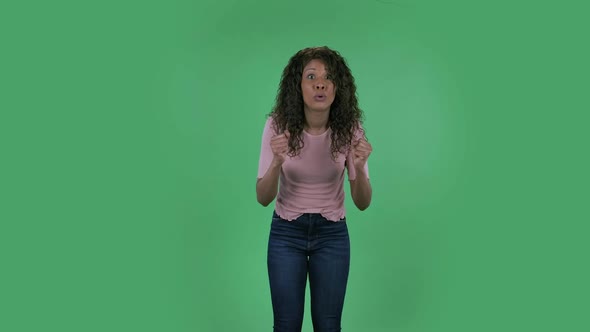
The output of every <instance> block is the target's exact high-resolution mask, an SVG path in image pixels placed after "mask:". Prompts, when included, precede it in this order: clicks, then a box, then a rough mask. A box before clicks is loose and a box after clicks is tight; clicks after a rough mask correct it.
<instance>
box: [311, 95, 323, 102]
mask: <svg viewBox="0 0 590 332" xmlns="http://www.w3.org/2000/svg"><path fill="white" fill-rule="evenodd" d="M313 99H314V100H316V101H324V100H326V96H325V95H315V96H313Z"/></svg>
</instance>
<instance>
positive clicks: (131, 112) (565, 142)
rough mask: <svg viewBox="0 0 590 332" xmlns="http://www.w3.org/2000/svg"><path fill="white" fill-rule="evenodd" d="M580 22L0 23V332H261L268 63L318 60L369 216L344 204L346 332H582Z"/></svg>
mask: <svg viewBox="0 0 590 332" xmlns="http://www.w3.org/2000/svg"><path fill="white" fill-rule="evenodd" d="M587 15H588V10H587V6H585V5H583V4H582V2H574V1H571V2H567V3H566V2H562V3H559V2H534V1H516V2H514V1H494V2H489V1H457V0H451V1H428V0H399V1H386V0H383V1H335V0H325V1H309V0H301V1H283V0H280V1H270V0H260V1H231V0H230V1H213V0H203V1H159V2H145V1H117V2H115V1H106V2H92V3H84V2H74V1H53V2H21V3H19V4H16V3H8V2H7V3H3V4H2V5H0V18H1V20H0V31H1V32H0V34H1V37H2V52H1V53H2V54H1V55H0V57H1V58H2V61H1V62H0V69H1V73H2V74H1V76H2V79H1V82H2V83H0V84H2V85H1V86H0V87H1V91H2V92H1V93H2V97H1V101H0V103H1V106H0V108H1V113H0V114H1V115H0V116H1V117H0V126H1V130H0V142H1V143H0V144H1V146H2V149H1V150H2V151H1V153H2V155H1V157H0V158H1V162H0V164H1V166H0V167H1V169H2V172H1V175H0V176H1V184H0V188H1V190H0V193H1V195H2V196H1V197H0V198H1V204H2V207H1V209H0V219H1V223H0V227H1V228H0V259H1V261H0V264H1V267H0V280H1V282H0V330H2V331H7V332H8V331H10V332H17V331H142V332H147V331H270V330H271V328H272V308H271V303H270V293H269V287H268V280H267V274H266V244H267V240H268V232H269V225H270V217H271V213H272V205H274V203H273V204H272V205H271V206H269V207H267V208H264V207H262V206H260V205H258V204H257V202H256V198H255V186H254V184H255V177H256V173H257V166H258V153H259V149H260V139H261V134H262V128H263V125H264V120H265V115H266V114H267V113H268V112H269V111H270V109H271V107H272V105H273V101H274V97H275V94H276V90H277V86H278V82H279V78H280V74H281V71H282V69H283V67H284V66H285V65H286V63H287V61H288V59H289V57H290V56H292V55H293V54H294V53H295V52H296V51H298V50H299V49H301V48H304V47H307V46H320V45H328V46H329V47H332V48H334V49H336V50H338V51H340V52H341V54H342V55H343V56H344V57H345V58H346V59H347V61H348V64H349V66H350V68H351V69H352V72H353V75H354V76H355V78H356V82H357V86H358V95H359V101H360V105H361V107H362V109H363V110H364V111H365V115H366V121H365V128H366V129H367V135H368V138H369V140H370V142H371V143H372V145H373V148H374V152H373V154H372V155H371V158H370V160H369V165H370V171H371V179H372V184H373V191H374V194H373V202H372V205H371V207H370V208H369V209H368V210H366V211H364V212H359V211H358V210H356V209H355V208H354V206H353V204H352V202H351V200H350V197H349V196H348V197H347V201H346V204H347V207H348V220H349V222H348V223H349V230H350V234H351V243H352V259H351V272H350V279H349V287H348V292H347V298H346V303H345V309H344V317H343V329H344V330H345V331H360V332H373V331H374V332H377V331H379V332H381V331H404V332H410V331H433V332H434V331H436V332H438V331H453V332H459V331H469V332H473V331H478V332H483V331H494V332H496V331H583V330H587V329H588V328H589V327H590V321H589V319H588V318H587V313H588V307H589V306H590V303H589V300H588V298H589V295H590V292H589V287H588V280H589V276H590V275H589V273H588V253H589V252H590V251H589V248H588V244H587V242H588V235H589V234H588V226H587V224H588V221H589V219H590V218H588V210H587V209H588V207H587V205H588V197H589V195H588V194H589V193H588V184H589V181H588V176H587V172H588V135H587V134H586V131H587V126H588V116H587V115H586V113H587V112H588V110H589V109H590V107H589V105H588V104H589V103H588V100H587V96H585V94H587V93H588V76H589V74H590V72H589V70H588V65H587V60H588V58H589V52H588V46H587V39H588V30H589V29H588V24H587V23H585V22H584V20H587ZM346 192H347V193H348V192H349V188H348V187H346ZM307 301H309V297H308V298H307ZM309 313H310V312H309V302H308V303H307V307H306V316H305V323H304V331H312V328H311V323H310V315H309Z"/></svg>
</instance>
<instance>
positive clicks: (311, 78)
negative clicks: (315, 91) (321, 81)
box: [307, 74, 315, 80]
mask: <svg viewBox="0 0 590 332" xmlns="http://www.w3.org/2000/svg"><path fill="white" fill-rule="evenodd" d="M307 78H308V79H310V80H313V79H314V78H315V75H314V74H308V75H307Z"/></svg>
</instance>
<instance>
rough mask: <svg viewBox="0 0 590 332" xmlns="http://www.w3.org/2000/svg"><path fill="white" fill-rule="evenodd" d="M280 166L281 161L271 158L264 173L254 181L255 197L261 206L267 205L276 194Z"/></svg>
mask: <svg viewBox="0 0 590 332" xmlns="http://www.w3.org/2000/svg"><path fill="white" fill-rule="evenodd" d="M281 166H282V163H279V162H278V161H276V158H273V161H272V163H271V164H270V167H269V168H268V171H266V174H264V176H263V177H262V179H258V180H257V181H256V199H257V200H258V203H260V204H261V205H262V206H268V204H270V202H272V201H273V200H274V199H275V197H276V196H277V192H278V188H279V174H280V172H281Z"/></svg>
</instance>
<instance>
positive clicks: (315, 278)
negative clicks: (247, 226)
mask: <svg viewBox="0 0 590 332" xmlns="http://www.w3.org/2000/svg"><path fill="white" fill-rule="evenodd" d="M267 259H268V260H267V263H268V276H269V281H270V291H271V298H272V307H273V313H274V330H273V331H274V332H300V331H301V326H302V323H303V312H304V302H305V294H306V292H305V287H306V283H307V276H308V274H309V287H310V289H309V291H310V295H311V317H312V322H313V329H314V331H315V332H328V331H330V332H332V331H340V330H341V325H340V321H341V318H342V309H343V306H344V296H345V293H346V283H347V281H348V271H349V266H350V241H349V237H348V228H347V226H346V218H343V219H342V220H340V221H337V222H334V221H330V220H327V219H325V218H324V217H322V216H321V215H320V214H319V213H305V214H303V215H302V216H301V217H299V218H297V219H296V220H293V221H287V220H284V219H282V218H280V217H279V216H278V215H277V214H276V212H275V213H273V218H272V223H271V228H270V236H269V241H268V256H267Z"/></svg>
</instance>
